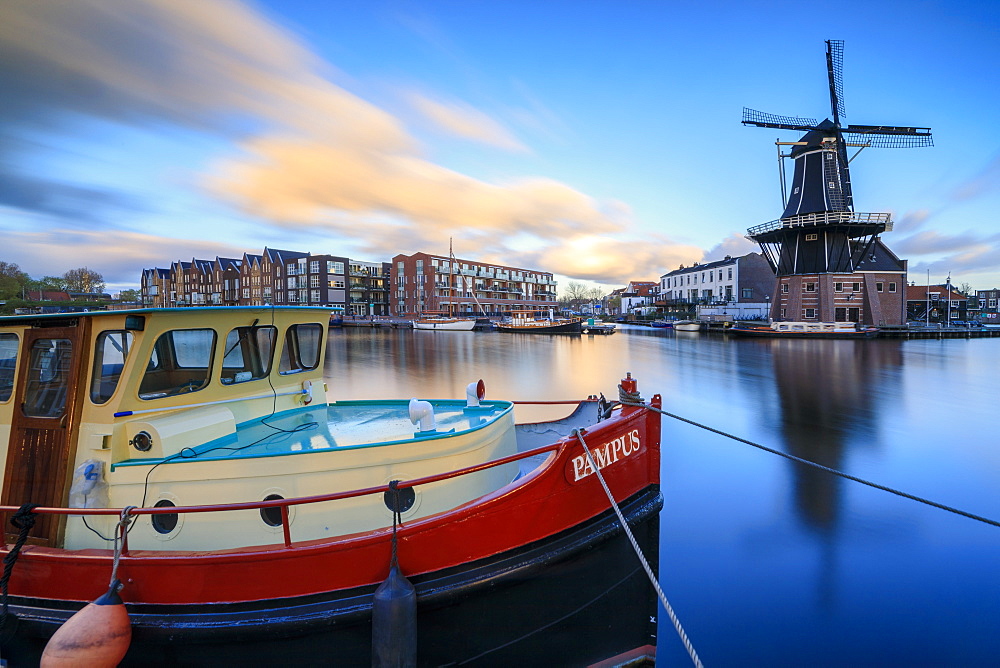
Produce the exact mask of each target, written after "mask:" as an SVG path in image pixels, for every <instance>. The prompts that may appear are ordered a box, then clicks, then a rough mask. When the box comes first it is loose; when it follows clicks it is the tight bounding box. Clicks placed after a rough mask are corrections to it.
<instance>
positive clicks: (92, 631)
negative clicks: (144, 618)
mask: <svg viewBox="0 0 1000 668" xmlns="http://www.w3.org/2000/svg"><path fill="white" fill-rule="evenodd" d="M121 586H122V585H121V582H119V581H118V580H114V581H113V582H112V583H111V588H110V589H108V592H107V593H106V594H104V595H103V596H101V597H100V598H98V599H97V600H95V601H94V602H92V603H88V604H87V605H86V606H85V607H84V608H83V609H81V610H79V611H78V612H77V613H76V614H74V615H73V616H72V617H70V618H69V619H67V620H66V623H64V624H63V625H62V626H60V627H59V629H58V630H57V631H56V632H55V633H54V634H53V635H52V637H51V638H50V639H49V642H48V644H47V645H45V651H44V652H43V653H42V662H41V666H42V668H57V667H61V666H89V667H90V668H104V667H105V666H107V667H108V668H113V667H114V666H117V665H118V664H119V663H120V662H121V660H122V659H123V658H125V653H126V652H128V647H129V644H130V643H131V642H132V625H131V623H130V622H129V618H128V611H126V610H125V604H124V603H122V599H121V597H120V596H118V590H119V589H121Z"/></svg>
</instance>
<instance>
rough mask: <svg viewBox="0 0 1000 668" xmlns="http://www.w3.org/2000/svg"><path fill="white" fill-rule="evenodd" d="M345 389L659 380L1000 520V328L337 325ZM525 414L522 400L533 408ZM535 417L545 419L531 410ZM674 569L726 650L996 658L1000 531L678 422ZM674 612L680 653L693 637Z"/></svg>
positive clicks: (750, 661) (332, 360)
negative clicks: (798, 330)
mask: <svg viewBox="0 0 1000 668" xmlns="http://www.w3.org/2000/svg"><path fill="white" fill-rule="evenodd" d="M327 355H328V356H327V366H326V378H327V383H328V386H329V392H328V396H329V398H330V399H331V400H335V399H355V398H410V397H420V398H428V399H429V398H461V397H464V394H465V386H466V385H467V384H468V383H470V382H472V381H474V380H478V379H480V378H482V379H483V380H484V381H485V383H486V387H487V395H488V396H489V397H490V398H494V399H512V400H551V399H577V398H580V397H582V396H586V395H589V394H596V393H599V392H602V393H604V394H605V395H607V396H609V397H614V396H615V394H616V392H617V389H616V388H617V384H618V382H619V381H620V379H621V378H622V377H623V376H624V374H625V372H627V371H631V372H632V373H633V375H634V376H635V377H636V378H637V379H638V382H639V389H640V392H641V393H642V395H643V396H644V397H647V398H648V397H649V396H651V395H652V394H654V393H660V394H662V395H663V401H664V409H665V410H667V411H669V412H671V413H674V414H677V415H680V416H683V417H685V418H688V419H691V420H694V421H696V422H699V423H703V424H706V425H710V426H712V427H714V428H716V429H719V430H721V431H724V432H727V433H732V434H734V435H738V436H740V437H742V438H746V439H748V440H751V441H754V442H757V443H761V444H764V445H767V446H769V447H774V448H777V449H779V450H782V451H784V452H788V453H790V454H793V455H796V456H799V457H802V458H804V459H808V460H811V461H815V462H817V463H820V464H822V465H825V466H829V467H831V468H835V469H838V470H843V471H845V472H848V473H850V474H852V475H856V476H859V477H861V478H864V479H868V480H872V481H874V482H878V483H882V484H885V485H888V486H890V487H894V488H897V489H902V490H905V491H908V492H911V493H914V494H917V495H919V496H923V497H927V498H931V499H934V500H935V501H939V502H941V503H946V504H948V505H953V506H956V507H960V508H963V509H965V510H968V511H970V512H974V513H977V514H980V515H983V516H986V517H992V518H994V519H997V518H1000V495H997V494H996V489H997V488H998V487H1000V448H998V447H997V446H996V439H995V438H994V437H993V436H992V432H993V430H992V427H990V426H989V420H990V419H991V418H990V417H989V416H991V415H992V414H993V411H994V407H993V405H994V403H995V397H996V396H997V390H998V383H997V380H996V377H997V374H996V369H997V368H1000V341H997V340H995V339H975V340H969V341H966V340H954V341H953V340H946V341H933V340H928V341H923V340H922V341H881V340H875V341H801V340H788V341H776V340H745V339H735V338H734V339H730V338H728V337H723V336H718V335H706V334H698V333H685V332H677V333H675V332H670V331H663V330H651V329H646V328H633V327H622V328H620V330H619V332H618V333H616V334H614V335H612V336H596V337H595V336H537V335H523V334H522V335H517V334H506V333H499V332H467V333H463V332H413V331H406V330H389V331H380V330H374V331H373V330H368V329H359V330H349V329H347V330H343V331H334V332H331V335H330V338H329V344H328V350H327ZM519 410H522V409H519ZM521 419H526V418H523V417H521ZM663 436H664V439H663V443H664V446H663V459H662V461H663V469H662V482H663V493H664V498H665V508H664V511H663V513H662V514H661V549H660V559H661V561H660V563H661V583H662V584H663V586H664V590H665V591H666V594H667V596H668V598H669V599H670V601H671V604H672V605H673V607H674V608H675V610H676V611H677V613H678V615H679V616H680V618H681V621H682V622H683V624H684V627H685V630H686V631H687V633H688V635H689V636H690V638H691V640H692V642H694V644H695V647H696V648H697V650H698V653H699V655H700V656H701V658H702V659H703V660H704V661H705V663H706V665H740V666H742V665H769V666H773V665H779V666H780V665H787V666H800V665H831V666H841V665H852V666H854V665H989V664H990V663H991V662H993V661H994V659H995V657H996V656H1000V634H997V633H996V630H995V629H996V624H997V622H1000V569H997V568H996V564H997V563H1000V530H998V529H996V528H995V527H990V526H987V525H983V524H981V523H976V522H974V521H972V520H969V519H967V518H962V517H958V516H955V515H952V514H949V513H946V512H944V511H941V510H939V509H934V508H929V507H927V506H924V505H921V504H917V503H914V502H913V501H909V500H906V499H901V498H899V497H896V496H893V495H889V494H887V493H885V492H882V491H879V490H875V489H871V488H869V487H866V486H863V485H859V484H857V483H854V482H850V481H846V480H843V479H840V478H836V477H833V476H831V475H829V474H827V473H825V472H822V471H818V470H815V469H812V468H809V467H805V466H802V465H800V464H796V463H793V462H790V461H788V460H786V459H783V458H780V457H776V456H774V455H771V454H768V453H765V452H762V451H760V450H758V449H755V448H751V447H748V446H746V445H744V444H740V443H738V442H735V441H733V440H731V439H727V438H724V437H722V436H718V435H715V434H711V433H708V432H706V431H704V430H700V429H698V428H696V427H692V426H690V425H686V424H684V423H680V422H678V421H676V420H671V419H667V418H665V419H664V426H663ZM664 620H665V615H661V620H660V633H659V638H660V641H659V648H658V652H659V654H658V656H659V657H660V663H662V665H686V664H688V663H689V660H688V658H687V655H686V652H685V651H684V650H683V648H682V647H681V645H680V643H679V642H678V641H677V638H676V635H675V634H674V632H673V629H672V627H671V626H670V624H669V622H667V623H666V625H664Z"/></svg>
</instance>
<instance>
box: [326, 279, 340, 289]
mask: <svg viewBox="0 0 1000 668" xmlns="http://www.w3.org/2000/svg"><path fill="white" fill-rule="evenodd" d="M327 286H328V287H331V288H339V289H341V290H343V289H344V282H343V281H328V282H327Z"/></svg>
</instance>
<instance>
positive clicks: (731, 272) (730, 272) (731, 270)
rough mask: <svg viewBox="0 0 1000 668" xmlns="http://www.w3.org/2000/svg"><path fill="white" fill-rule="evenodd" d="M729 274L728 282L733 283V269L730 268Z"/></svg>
mask: <svg viewBox="0 0 1000 668" xmlns="http://www.w3.org/2000/svg"><path fill="white" fill-rule="evenodd" d="M728 272H729V276H728V280H730V281H731V280H733V268H732V267H729V270H728Z"/></svg>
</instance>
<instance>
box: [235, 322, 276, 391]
mask: <svg viewBox="0 0 1000 668" xmlns="http://www.w3.org/2000/svg"><path fill="white" fill-rule="evenodd" d="M277 339H278V330H277V328H276V327H272V326H266V327H237V328H236V329H234V330H232V331H231V332H229V334H228V335H227V336H226V354H225V355H224V356H223V358H222V382H223V384H225V385H229V384H231V383H245V382H246V381H248V380H259V379H261V378H266V377H267V375H268V374H269V373H270V372H271V360H272V359H273V356H274V344H275V342H276V341H277Z"/></svg>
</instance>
